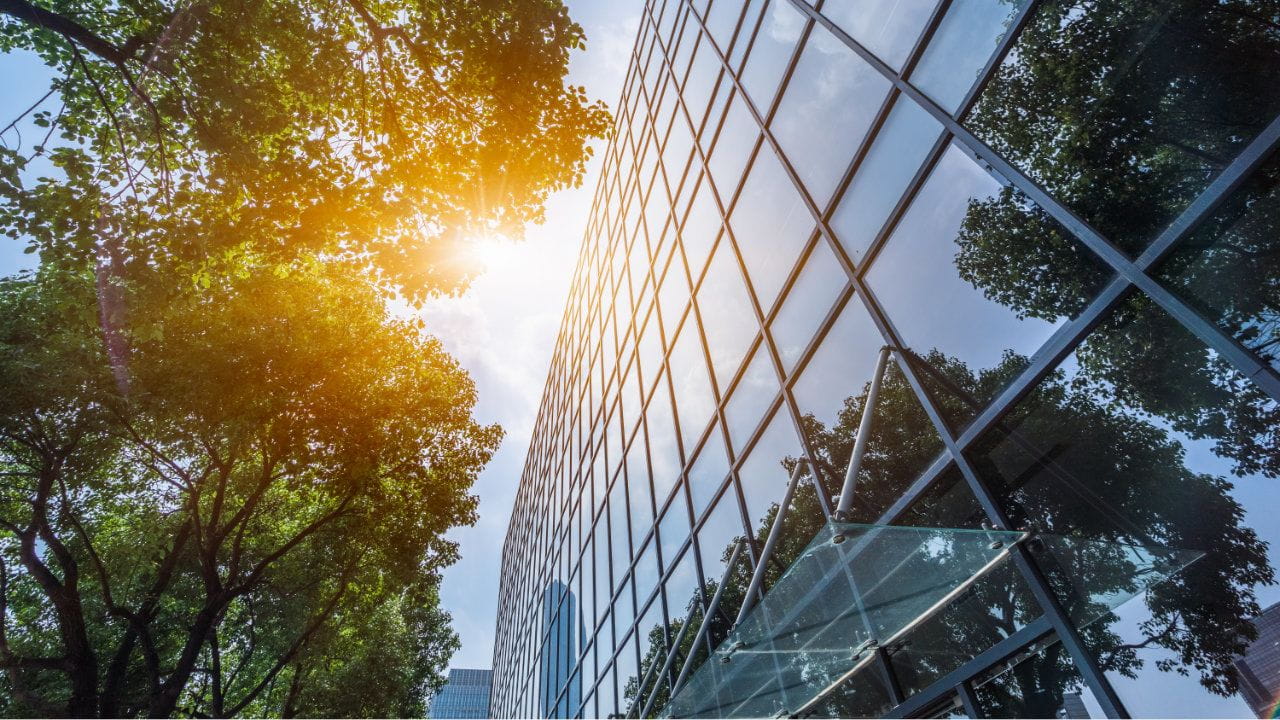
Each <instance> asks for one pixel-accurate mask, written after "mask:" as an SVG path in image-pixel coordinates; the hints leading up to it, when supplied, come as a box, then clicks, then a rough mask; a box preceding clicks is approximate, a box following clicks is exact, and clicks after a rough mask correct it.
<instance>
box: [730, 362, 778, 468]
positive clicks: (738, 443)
mask: <svg viewBox="0 0 1280 720" xmlns="http://www.w3.org/2000/svg"><path fill="white" fill-rule="evenodd" d="M778 387H779V386H778V376H777V374H776V373H775V372H774V369H773V361H772V360H771V359H770V358H769V351H768V349H767V348H766V347H765V346H763V345H760V346H758V347H757V348H756V350H755V352H754V353H753V354H752V356H751V361H750V362H749V363H748V364H747V368H746V370H745V371H744V372H743V373H742V378H741V379H740V380H739V381H738V386H737V388H735V389H734V391H733V395H732V396H730V398H729V401H728V402H727V403H725V407H724V418H725V422H726V423H727V424H728V426H729V440H730V442H731V444H732V445H733V447H734V448H735V451H740V450H741V448H743V447H744V446H745V445H746V443H747V440H748V439H749V438H750V437H751V433H752V432H753V431H754V430H755V429H756V426H757V425H759V424H760V420H761V418H762V416H763V415H764V412H765V411H766V410H768V408H769V405H770V403H772V402H773V401H774V399H775V398H776V397H777V396H778Z"/></svg>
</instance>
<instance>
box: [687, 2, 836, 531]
mask: <svg viewBox="0 0 1280 720" xmlns="http://www.w3.org/2000/svg"><path fill="white" fill-rule="evenodd" d="M767 10H768V7H767V6H765V7H763V8H762V10H761V13H760V14H761V17H763V14H764V13H765V12H767ZM688 14H689V17H691V18H693V19H694V20H695V21H696V22H697V23H698V25H699V26H700V28H701V30H702V33H703V34H704V35H706V38H707V41H708V43H709V45H710V47H711V48H712V50H713V51H714V52H715V53H716V55H717V57H718V58H719V60H720V65H721V72H722V75H721V79H722V80H723V78H724V77H725V76H728V77H730V78H731V82H733V84H734V87H733V90H734V91H735V92H736V93H737V94H740V95H741V96H742V100H743V102H744V103H745V106H746V107H747V108H748V110H750V111H752V112H753V114H754V107H753V105H752V104H751V102H750V99H749V98H748V97H747V95H746V93H745V91H744V90H743V89H742V86H741V83H740V82H739V81H738V78H737V76H736V75H734V74H733V72H732V69H731V68H729V65H728V63H727V60H726V56H725V55H724V53H723V52H722V51H721V50H720V48H719V47H718V46H717V45H716V44H715V42H714V39H712V37H711V33H710V32H709V31H708V30H707V28H706V25H705V22H704V20H703V18H702V17H701V16H700V15H698V14H697V12H696V11H695V10H694V9H693V7H692V6H690V7H689V10H688ZM740 24H741V20H740ZM811 26H812V23H808V24H807V26H806V29H805V31H804V32H803V33H802V37H801V39H800V40H799V41H797V45H796V49H795V50H794V51H793V53H792V58H791V60H790V62H789V65H788V69H787V71H786V73H785V75H784V78H783V80H781V81H780V84H779V88H778V90H777V93H776V97H775V105H776V104H777V103H778V102H780V101H781V98H782V95H783V93H784V92H785V91H786V86H787V84H788V83H789V82H790V75H791V71H792V70H793V69H794V66H795V64H796V63H797V62H798V60H799V57H800V53H801V52H802V51H803V47H804V42H805V39H806V38H807V37H808V31H809V29H810V27H811ZM755 32H757V33H758V32H759V23H757V26H756V29H755ZM753 40H754V37H753ZM748 57H749V56H748ZM726 71H727V72H726ZM677 102H678V107H679V108H680V109H683V110H684V111H685V113H686V118H687V117H688V116H687V108H685V106H684V98H683V97H678V98H677ZM727 113H728V107H727V106H726V112H725V115H724V116H722V118H721V121H720V123H721V126H722V125H723V123H724V121H725V119H727ZM757 122H759V120H758V118H757ZM689 124H690V125H692V121H691V120H689ZM717 132H718V130H717ZM763 143H764V140H763V137H762V136H761V137H757V139H756V141H755V144H754V146H753V149H752V152H751V154H750V157H749V158H748V161H747V164H746V165H745V166H744V169H743V174H742V176H741V177H740V178H738V181H737V185H736V187H735V189H734V191H733V194H732V196H731V198H730V201H729V203H726V204H722V203H721V199H720V197H719V195H718V192H714V193H713V194H712V198H713V200H714V201H715V202H716V206H717V210H718V211H719V213H720V216H721V225H722V237H729V238H731V240H730V242H731V245H732V249H733V252H734V257H735V260H736V261H737V263H738V269H739V272H740V273H741V274H742V276H743V277H744V278H746V277H750V275H749V274H748V273H747V270H746V264H745V262H744V261H743V259H742V254H741V250H740V249H739V248H738V246H737V242H736V239H733V233H732V229H731V228H730V226H729V214H730V213H731V212H732V208H733V206H734V205H735V204H736V202H737V198H738V196H739V195H740V194H741V191H742V188H743V187H744V186H745V185H746V177H747V175H748V174H749V173H750V168H751V167H752V165H753V164H754V161H755V158H756V157H757V156H758V155H759V153H760V152H763ZM712 150H714V147H713V148H712ZM694 153H695V155H697V156H699V157H700V159H701V162H702V165H703V170H702V172H704V173H705V175H706V177H708V178H710V168H709V166H708V162H707V160H708V158H707V155H706V154H705V153H704V152H703V151H702V147H701V144H700V143H698V142H697V141H696V138H695V143H694ZM712 189H713V190H715V185H714V182H713V183H712ZM816 242H817V238H816V234H815V237H814V238H811V239H810V240H809V241H808V242H807V243H806V245H805V247H804V248H802V250H801V253H800V255H799V258H800V260H799V262H797V263H796V264H795V265H794V266H793V267H792V269H791V272H790V273H789V275H788V278H787V280H786V281H785V283H784V286H783V288H782V289H781V290H780V291H779V292H780V296H783V297H785V295H786V294H787V293H789V292H790V288H791V286H792V283H794V281H795V279H796V278H797V277H799V274H800V272H801V271H802V270H803V262H804V259H805V258H806V257H807V255H808V254H809V252H811V250H812V247H813V244H814V243H816ZM746 289H747V293H748V296H749V298H750V299H751V304H752V310H753V312H754V313H755V315H756V320H757V323H759V325H760V332H761V333H762V335H763V337H764V338H765V339H766V343H767V346H768V349H769V353H770V357H771V360H772V361H773V364H774V371H775V373H776V374H777V375H778V376H779V377H780V378H781V377H784V376H785V373H784V372H783V366H782V363H781V358H780V356H779V355H778V352H777V347H776V345H775V343H774V342H773V339H772V336H771V334H770V333H769V331H768V325H767V322H766V318H765V316H764V313H763V312H762V310H761V307H760V302H759V299H758V298H757V297H756V294H755V290H754V288H753V287H752V285H751V283H750V282H747V283H746ZM780 305H781V304H780V303H775V308H774V309H773V311H772V312H771V314H770V317H771V316H772V314H773V313H776V311H777V308H778V307H780ZM782 394H783V396H784V398H785V400H786V404H787V407H788V414H789V415H790V416H791V421H792V424H793V427H794V430H795V431H796V434H797V436H798V437H799V438H800V442H801V448H802V449H803V451H804V453H805V456H806V457H807V458H808V459H809V460H810V461H811V462H812V461H814V459H815V458H816V457H817V456H816V454H815V452H814V451H813V449H812V447H811V446H810V444H809V441H808V438H807V436H806V434H805V433H804V431H803V425H802V423H801V421H800V414H799V410H798V408H797V406H796V403H795V399H794V398H793V397H792V396H791V394H790V391H789V390H787V389H785V385H784V389H783V390H782ZM728 397H729V394H728V393H725V394H723V395H722V397H721V398H720V403H719V404H718V407H717V416H718V417H719V418H720V419H721V421H722V423H723V421H724V418H723V410H724V406H725V404H726V402H727V398H728ZM759 429H760V431H761V432H763V429H762V428H759ZM744 456H745V453H744ZM734 465H736V458H733V456H732V455H731V467H733V466H734ZM814 466H815V467H816V466H817V465H816V463H814ZM731 474H732V475H733V476H734V477H736V476H737V473H736V470H735V471H732V472H731ZM738 494H739V496H740V493H738ZM742 509H743V514H744V516H745V505H743V506H742Z"/></svg>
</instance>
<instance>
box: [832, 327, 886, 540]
mask: <svg viewBox="0 0 1280 720" xmlns="http://www.w3.org/2000/svg"><path fill="white" fill-rule="evenodd" d="M892 350H893V348H891V347H889V346H888V345H885V346H884V347H882V348H880V357H878V358H876V371H875V374H874V375H872V376H871V389H870V390H868V391H867V399H866V402H864V403H863V404H862V420H861V422H859V423H858V437H857V439H855V440H854V442H853V454H852V455H851V456H849V469H848V470H846V471H845V473H844V485H843V486H841V488H840V502H839V504H837V505H836V515H835V517H836V520H837V521H839V522H848V518H849V511H850V510H852V509H853V491H854V488H855V487H856V486H857V484H858V471H859V470H860V469H861V468H862V456H863V454H865V453H866V451H867V437H868V436H870V435H871V420H872V417H873V416H874V415H875V409H876V398H877V397H879V396H880V383H881V381H882V380H883V379H884V371H885V367H886V366H887V365H888V363H889V353H890V352H891V351H892Z"/></svg>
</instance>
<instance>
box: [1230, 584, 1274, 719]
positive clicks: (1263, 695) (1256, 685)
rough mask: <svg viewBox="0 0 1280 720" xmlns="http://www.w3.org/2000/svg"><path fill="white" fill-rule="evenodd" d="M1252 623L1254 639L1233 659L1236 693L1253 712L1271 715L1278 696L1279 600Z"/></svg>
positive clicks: (1259, 715)
mask: <svg viewBox="0 0 1280 720" xmlns="http://www.w3.org/2000/svg"><path fill="white" fill-rule="evenodd" d="M1253 624H1254V625H1255V626H1257V628H1258V639H1257V640H1254V641H1253V644H1252V645H1250V646H1249V649H1248V650H1246V651H1245V653H1244V655H1241V656H1240V657H1239V658H1237V659H1236V669H1237V670H1239V671H1240V693H1241V694H1242V695H1244V699H1245V702H1247V703H1249V708H1250V709H1251V710H1253V714H1254V715H1257V716H1258V717H1260V718H1265V717H1272V715H1271V712H1272V708H1274V707H1275V705H1276V698H1277V697H1280V603H1276V604H1275V605H1272V606H1271V607H1269V608H1267V609H1266V610H1263V611H1262V614H1261V615H1259V616H1258V617H1256V618H1254V619H1253Z"/></svg>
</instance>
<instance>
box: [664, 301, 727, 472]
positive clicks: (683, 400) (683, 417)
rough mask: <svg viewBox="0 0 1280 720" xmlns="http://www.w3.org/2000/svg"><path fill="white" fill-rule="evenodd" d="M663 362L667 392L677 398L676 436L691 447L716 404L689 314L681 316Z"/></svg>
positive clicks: (709, 418)
mask: <svg viewBox="0 0 1280 720" xmlns="http://www.w3.org/2000/svg"><path fill="white" fill-rule="evenodd" d="M667 362H668V363H669V364H670V366H671V391H672V392H673V393H674V394H675V397H678V398H680V402H679V404H678V405H676V407H677V408H678V410H677V411H676V417H677V418H679V423H680V439H681V440H682V441H683V443H684V447H686V448H692V447H693V446H694V445H695V444H696V443H697V441H698V438H699V437H701V436H702V431H703V430H704V429H706V427H707V423H708V422H709V421H710V420H711V414H712V413H713V412H714V411H715V407H716V402H715V396H714V395H713V394H712V392H711V378H710V377H709V376H708V375H707V363H706V360H705V356H704V355H703V353H702V340H701V338H699V337H698V323H697V318H696V317H695V316H694V315H692V314H690V315H688V316H687V317H686V318H685V322H684V326H683V327H681V328H680V334H679V336H678V337H677V338H676V343H675V346H674V347H673V348H672V349H671V355H670V356H668V358H667Z"/></svg>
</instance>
